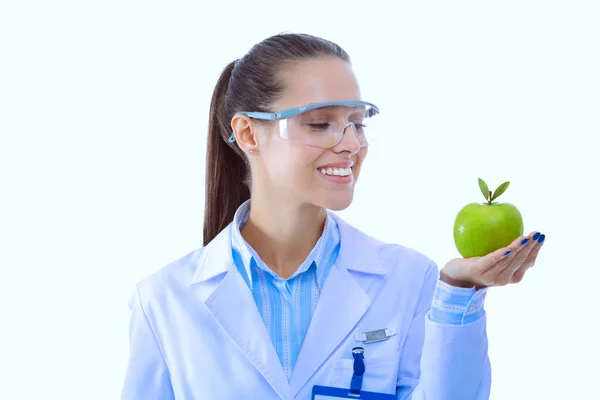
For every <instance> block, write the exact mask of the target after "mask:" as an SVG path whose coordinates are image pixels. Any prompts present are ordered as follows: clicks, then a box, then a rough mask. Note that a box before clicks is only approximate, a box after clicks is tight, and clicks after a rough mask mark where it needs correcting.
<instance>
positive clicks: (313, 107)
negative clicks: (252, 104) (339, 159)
mask: <svg viewBox="0 0 600 400" xmlns="http://www.w3.org/2000/svg"><path fill="white" fill-rule="evenodd" d="M235 114H244V115H247V116H248V117H251V118H255V119H260V120H266V121H278V124H279V136H281V138H283V139H287V140H293V141H296V142H298V143H300V144H303V145H306V146H312V147H319V148H324V149H329V148H332V147H335V146H337V145H338V144H339V143H340V142H341V141H342V139H343V137H344V135H345V134H346V133H348V131H349V130H352V131H353V132H354V135H355V136H356V139H357V140H358V142H359V143H360V145H361V147H367V146H368V143H369V142H368V138H369V137H370V135H372V133H373V132H372V129H371V128H370V127H369V128H367V124H369V125H371V124H370V122H371V121H372V120H371V118H372V117H373V116H375V115H377V114H379V108H378V107H377V106H375V105H374V104H372V103H368V102H366V101H361V100H340V101H330V102H322V103H312V104H309V105H306V106H302V107H295V108H290V109H287V110H282V111H279V112H260V111H254V112H253V111H237V112H236V113H235ZM367 131H368V133H367ZM229 141H230V142H234V141H235V135H234V134H233V133H232V134H231V136H230V137H229Z"/></svg>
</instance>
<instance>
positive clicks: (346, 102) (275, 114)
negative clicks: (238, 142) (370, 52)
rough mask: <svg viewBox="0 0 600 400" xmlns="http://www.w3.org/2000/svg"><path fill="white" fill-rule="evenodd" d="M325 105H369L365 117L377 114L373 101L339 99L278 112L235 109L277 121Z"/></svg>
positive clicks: (233, 137) (254, 116)
mask: <svg viewBox="0 0 600 400" xmlns="http://www.w3.org/2000/svg"><path fill="white" fill-rule="evenodd" d="M327 106H346V107H356V106H369V107H370V108H369V109H367V114H366V115H365V118H370V117H372V116H373V115H377V114H379V107H377V106H376V105H375V104H373V103H369V102H366V101H362V100H339V101H326V102H322V103H311V104H309V105H306V106H302V107H294V108H288V109H287V110H282V111H278V112H262V111H236V112H235V113H234V115H236V114H244V115H247V116H248V117H250V118H256V119H262V120H267V121H277V120H280V119H285V118H290V117H293V116H296V115H298V114H302V113H303V112H306V111H310V110H314V109H315V108H321V107H327ZM229 142H230V143H233V142H235V134H234V133H232V134H231V136H229Z"/></svg>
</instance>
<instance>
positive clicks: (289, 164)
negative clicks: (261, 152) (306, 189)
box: [267, 144, 319, 187]
mask: <svg viewBox="0 0 600 400" xmlns="http://www.w3.org/2000/svg"><path fill="white" fill-rule="evenodd" d="M313 153H315V151H314V150H313V149H311V148H306V147H305V146H297V145H296V146H294V145H293V144H290V145H287V144H284V145H280V146H277V148H275V147H273V148H271V149H269V160H268V165H267V167H268V168H269V175H270V176H271V178H272V179H273V181H274V182H275V183H276V184H277V185H278V186H284V187H298V186H303V185H308V184H310V183H311V181H312V179H314V172H315V168H316V167H315V162H316V161H317V159H318V158H319V154H313Z"/></svg>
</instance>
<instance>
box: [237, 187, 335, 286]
mask: <svg viewBox="0 0 600 400" xmlns="http://www.w3.org/2000/svg"><path fill="white" fill-rule="evenodd" d="M279 200H281V199H279ZM274 210H275V211H274ZM326 213H327V211H326V210H325V209H324V208H321V207H317V206H314V205H312V204H305V205H298V204H293V205H292V204H286V203H285V202H282V201H276V199H271V200H269V199H265V198H261V197H258V198H257V197H255V196H253V197H252V201H251V207H250V217H249V219H248V223H247V224H246V225H245V226H244V228H243V229H242V231H241V233H242V237H243V238H244V239H245V240H246V242H248V244H249V245H250V246H252V248H253V249H254V250H255V251H256V252H257V253H258V255H259V256H260V258H261V259H262V260H263V261H264V262H265V263H266V264H267V265H268V266H269V267H270V268H271V269H272V270H273V271H274V272H275V273H276V274H277V275H279V276H280V277H281V278H283V279H286V278H288V277H290V276H291V275H292V274H293V273H294V272H295V271H296V270H297V269H298V267H300V264H302V262H304V260H305V259H306V257H308V255H309V254H310V252H311V250H312V249H313V247H314V246H315V244H316V243H317V241H318V240H319V237H320V236H321V234H322V233H323V228H324V224H325V219H326V216H327V214H326Z"/></svg>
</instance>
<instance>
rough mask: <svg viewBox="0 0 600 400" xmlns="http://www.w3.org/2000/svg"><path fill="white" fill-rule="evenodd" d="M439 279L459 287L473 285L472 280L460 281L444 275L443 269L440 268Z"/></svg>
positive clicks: (470, 286)
mask: <svg viewBox="0 0 600 400" xmlns="http://www.w3.org/2000/svg"><path fill="white" fill-rule="evenodd" d="M440 280H441V281H442V282H444V283H447V284H448V285H450V286H455V287H460V288H472V287H473V286H475V284H474V283H472V282H467V281H462V280H458V279H454V278H451V277H449V276H448V275H446V273H445V272H444V270H443V269H442V270H441V272H440Z"/></svg>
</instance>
